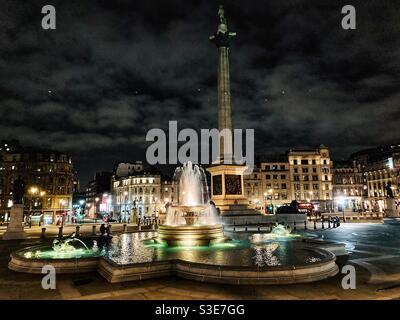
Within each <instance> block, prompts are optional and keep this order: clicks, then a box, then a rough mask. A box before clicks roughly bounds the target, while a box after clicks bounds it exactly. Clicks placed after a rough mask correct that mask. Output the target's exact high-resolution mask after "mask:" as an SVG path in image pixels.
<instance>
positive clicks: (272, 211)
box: [268, 188, 274, 214]
mask: <svg viewBox="0 0 400 320" xmlns="http://www.w3.org/2000/svg"><path fill="white" fill-rule="evenodd" d="M268 192H269V195H270V197H271V213H272V214H274V205H273V204H272V192H273V190H272V188H270V189H269V190H268Z"/></svg>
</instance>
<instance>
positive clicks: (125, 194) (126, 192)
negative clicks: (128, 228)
mask: <svg viewBox="0 0 400 320" xmlns="http://www.w3.org/2000/svg"><path fill="white" fill-rule="evenodd" d="M127 195H128V191H124V208H125V210H124V222H126V197H127Z"/></svg>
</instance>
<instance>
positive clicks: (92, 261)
mask: <svg viewBox="0 0 400 320" xmlns="http://www.w3.org/2000/svg"><path fill="white" fill-rule="evenodd" d="M38 250H40V251H43V252H54V251H52V248H51V247H49V246H35V247H29V248H25V249H22V250H18V251H16V252H13V253H11V255H10V257H11V261H10V262H9V264H8V268H9V269H11V270H13V271H17V272H25V273H42V268H43V267H44V266H46V265H51V266H53V267H54V268H55V270H56V273H84V272H91V271H96V270H97V267H98V261H99V256H100V253H95V252H89V251H87V252H86V250H83V251H79V253H78V254H77V255H76V256H75V257H70V256H68V255H66V256H62V255H61V256H60V255H59V256H58V257H47V258H34V257H33V258H32V257H29V258H28V257H26V254H27V253H30V252H35V251H38Z"/></svg>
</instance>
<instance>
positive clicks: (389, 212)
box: [385, 198, 400, 218]
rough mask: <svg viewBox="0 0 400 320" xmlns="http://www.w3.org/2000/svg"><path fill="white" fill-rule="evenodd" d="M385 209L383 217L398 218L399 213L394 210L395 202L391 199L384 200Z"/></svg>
mask: <svg viewBox="0 0 400 320" xmlns="http://www.w3.org/2000/svg"><path fill="white" fill-rule="evenodd" d="M386 206H387V209H386V211H385V215H386V217H388V218H398V217H400V215H399V211H397V210H396V203H395V200H394V199H392V198H389V199H386Z"/></svg>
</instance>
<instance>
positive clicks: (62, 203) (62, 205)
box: [60, 199, 65, 227]
mask: <svg viewBox="0 0 400 320" xmlns="http://www.w3.org/2000/svg"><path fill="white" fill-rule="evenodd" d="M64 205H65V200H64V199H61V200H60V208H61V212H62V213H61V214H62V216H61V226H62V227H63V226H64Z"/></svg>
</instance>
